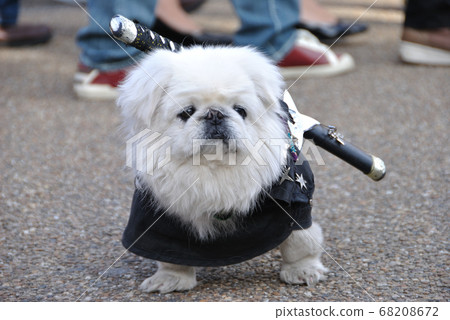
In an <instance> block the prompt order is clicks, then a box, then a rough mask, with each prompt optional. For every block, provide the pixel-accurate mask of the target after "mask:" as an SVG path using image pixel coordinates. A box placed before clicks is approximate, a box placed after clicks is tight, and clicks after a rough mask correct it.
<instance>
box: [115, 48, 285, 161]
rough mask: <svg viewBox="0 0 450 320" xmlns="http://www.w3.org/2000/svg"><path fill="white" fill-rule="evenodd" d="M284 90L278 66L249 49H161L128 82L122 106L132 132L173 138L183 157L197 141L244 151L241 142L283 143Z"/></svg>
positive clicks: (145, 61)
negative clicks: (275, 141)
mask: <svg viewBox="0 0 450 320" xmlns="http://www.w3.org/2000/svg"><path fill="white" fill-rule="evenodd" d="M282 86H283V83H282V80H281V77H280V75H279V73H278V71H277V69H276V67H275V66H273V65H272V64H270V63H268V61H267V59H266V58H265V57H263V56H262V55H261V54H259V53H256V52H254V51H252V50H251V49H248V48H206V49H205V48H201V47H196V48H193V49H187V50H184V51H183V52H181V53H172V52H170V51H167V50H160V51H157V52H155V53H154V54H152V55H151V56H150V57H149V58H146V59H144V60H143V62H142V64H141V65H140V66H139V67H138V68H136V69H135V70H134V71H133V72H132V73H131V74H130V76H129V77H128V78H127V80H126V81H125V83H124V84H123V86H122V94H121V97H120V98H119V105H120V106H121V107H122V111H123V114H124V115H125V118H127V119H128V120H129V122H130V123H132V125H133V126H134V131H135V132H134V133H136V131H138V130H142V129H144V128H150V129H151V130H152V131H156V132H160V133H163V134H164V135H167V136H169V137H171V138H173V141H172V143H173V150H172V152H175V153H178V155H179V156H188V157H189V156H192V154H193V153H194V152H197V151H198V150H199V149H198V148H195V147H194V148H193V147H192V146H193V141H198V140H216V141H222V142H224V143H225V144H226V146H227V147H228V148H234V147H235V145H236V148H237V149H241V150H242V151H244V152H245V151H246V149H248V148H245V146H244V145H243V143H242V139H248V140H249V141H251V142H252V143H253V144H254V143H256V141H257V140H258V139H261V138H266V139H267V138H271V139H282V138H285V132H284V130H280V117H284V116H285V115H283V111H282V110H280V106H279V102H278V99H279V98H280V97H281V95H282ZM230 140H232V142H233V143H231V147H230V145H229V142H230ZM200 150H203V149H200Z"/></svg>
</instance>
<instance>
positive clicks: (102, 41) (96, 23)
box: [76, 0, 156, 71]
mask: <svg viewBox="0 0 450 320" xmlns="http://www.w3.org/2000/svg"><path fill="white" fill-rule="evenodd" d="M155 6H156V0H142V1H140V0H92V1H88V6H87V8H88V12H89V14H90V15H91V16H92V19H91V18H89V24H88V26H86V27H84V28H82V29H80V30H79V32H78V34H77V38H76V41H77V44H78V46H79V47H80V49H81V54H80V62H81V63H83V64H84V65H86V66H88V67H91V68H96V69H100V70H102V71H110V70H116V69H121V68H124V67H127V66H129V65H131V64H133V63H134V61H133V59H132V58H131V57H133V58H134V59H139V58H140V57H141V56H143V55H144V53H142V52H141V51H139V50H137V49H134V48H132V47H127V46H125V45H124V44H122V43H119V41H117V42H115V41H114V40H112V39H111V37H110V35H111V32H110V30H109V22H110V20H111V18H112V17H113V16H114V15H115V14H121V15H123V16H125V17H127V18H129V19H137V20H138V21H139V22H140V23H141V24H143V25H147V26H149V27H151V25H152V24H153V22H154V19H155V15H154V11H155ZM130 56H131V57H130Z"/></svg>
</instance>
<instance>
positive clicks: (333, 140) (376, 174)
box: [303, 124, 386, 181]
mask: <svg viewBox="0 0 450 320" xmlns="http://www.w3.org/2000/svg"><path fill="white" fill-rule="evenodd" d="M330 128H331V129H330ZM333 129H334V128H333V127H326V126H323V125H320V124H318V125H315V126H313V127H312V128H311V129H309V130H307V131H305V132H304V134H303V137H304V138H305V139H308V140H312V141H313V142H314V144H315V145H317V146H319V147H321V148H323V149H325V150H326V151H328V152H330V153H332V154H334V155H335V156H337V157H338V158H340V159H342V160H344V161H345V162H347V163H348V164H350V165H352V166H353V167H355V168H356V169H358V170H360V171H362V172H363V173H364V174H366V175H368V176H369V177H370V178H371V179H373V180H375V181H379V180H381V179H383V177H384V176H385V174H386V166H385V165H384V162H383V160H381V159H380V158H378V157H375V156H373V155H371V154H368V153H366V152H364V151H362V150H361V149H359V148H357V147H356V146H354V145H352V144H351V143H349V142H347V141H344V140H343V139H342V137H341V136H339V135H336V132H335V131H334V130H333Z"/></svg>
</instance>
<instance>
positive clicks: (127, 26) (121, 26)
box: [109, 14, 181, 52]
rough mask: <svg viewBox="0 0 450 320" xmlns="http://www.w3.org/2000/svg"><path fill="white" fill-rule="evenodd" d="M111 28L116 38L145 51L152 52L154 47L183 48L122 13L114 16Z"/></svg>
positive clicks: (177, 49) (175, 49) (171, 49)
mask: <svg viewBox="0 0 450 320" xmlns="http://www.w3.org/2000/svg"><path fill="white" fill-rule="evenodd" d="M109 28H110V30H111V33H112V35H113V36H114V38H116V39H117V40H120V41H122V42H124V43H125V44H128V45H131V46H133V47H135V48H136V49H139V50H141V51H143V52H150V51H152V50H154V49H166V50H170V51H173V52H175V51H179V50H180V49H181V46H180V45H179V44H178V43H175V42H173V41H171V40H169V39H167V38H165V37H163V36H161V35H159V34H157V33H156V32H154V31H152V30H150V29H149V28H147V27H146V26H143V25H141V24H139V23H138V22H134V21H131V20H130V19H127V18H125V17H124V16H121V15H120V14H117V15H115V16H114V17H112V19H111V21H110V23H109Z"/></svg>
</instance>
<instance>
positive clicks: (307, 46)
mask: <svg viewBox="0 0 450 320" xmlns="http://www.w3.org/2000/svg"><path fill="white" fill-rule="evenodd" d="M278 66H279V67H280V72H281V74H282V75H283V76H284V77H285V78H300V77H302V78H305V77H322V76H333V75H337V74H341V73H345V72H348V71H350V70H352V69H354V67H355V62H354V61H353V58H352V56H351V55H349V54H348V53H343V54H339V55H338V54H335V53H334V52H333V51H331V49H330V48H329V47H328V46H326V45H324V44H322V43H320V41H319V40H318V39H317V38H316V37H315V36H313V35H312V34H311V33H309V32H308V31H306V30H299V31H298V36H297V40H296V42H295V46H294V48H293V49H292V50H291V51H290V52H289V53H288V54H287V55H286V56H285V57H284V58H283V59H282V60H281V61H280V62H279V63H278Z"/></svg>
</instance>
